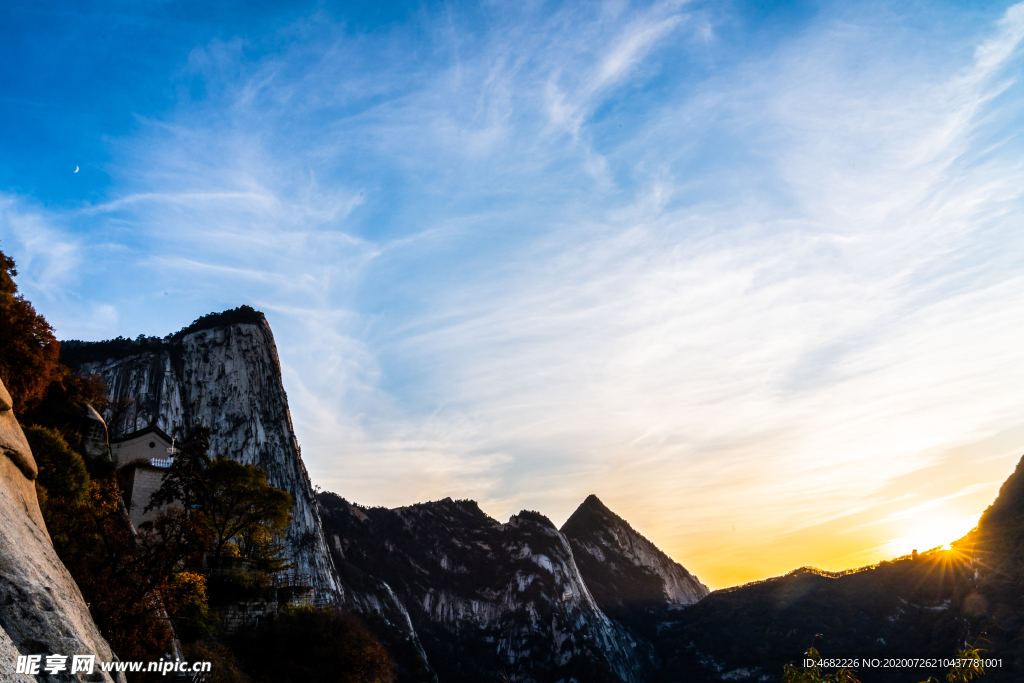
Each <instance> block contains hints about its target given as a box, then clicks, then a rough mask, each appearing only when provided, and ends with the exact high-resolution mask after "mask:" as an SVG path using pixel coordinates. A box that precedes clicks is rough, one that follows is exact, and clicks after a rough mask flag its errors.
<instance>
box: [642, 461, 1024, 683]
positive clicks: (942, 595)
mask: <svg viewBox="0 0 1024 683" xmlns="http://www.w3.org/2000/svg"><path fill="white" fill-rule="evenodd" d="M663 626H664V628H662V629H661V632H660V640H659V642H658V649H659V653H660V654H661V655H662V657H663V659H664V661H665V665H664V667H663V668H662V670H661V672H660V673H659V676H660V677H659V678H657V679H656V680H659V681H660V680H664V681H675V680H690V681H719V680H723V678H725V677H728V680H735V681H745V680H749V681H754V680H763V679H762V678H761V677H762V676H766V675H768V676H777V675H778V674H779V673H780V672H781V671H782V667H783V665H784V664H785V663H787V662H790V661H795V660H799V659H801V658H802V657H803V653H804V652H805V651H806V649H807V647H808V646H810V645H811V644H812V642H813V643H814V645H815V647H816V648H817V649H818V650H819V651H820V652H821V654H822V656H824V657H842V656H856V657H861V658H863V657H878V658H883V659H884V658H885V657H908V656H909V657H945V658H948V657H953V656H955V655H956V653H957V652H958V651H959V650H960V649H961V648H963V647H964V646H965V645H974V646H977V647H980V648H982V649H983V650H984V652H983V654H982V656H983V657H984V658H985V659H987V660H995V661H998V662H999V665H998V666H994V667H988V668H986V673H985V677H984V679H983V680H985V681H992V682H993V683H1001V682H1003V681H1006V682H1007V683H1008V682H1010V681H1020V680H1024V458H1022V459H1021V461H1020V462H1019V463H1018V465H1017V469H1016V471H1015V472H1014V473H1013V474H1012V475H1011V476H1010V478H1009V479H1007V480H1006V482H1005V483H1004V484H1003V486H1002V488H1001V489H1000V491H999V496H998V497H997V498H996V500H995V501H994V502H993V503H992V505H991V506H990V507H989V508H988V509H987V510H986V511H985V513H984V514H983V515H982V516H981V519H980V520H979V522H978V526H977V527H976V528H975V529H974V530H972V531H971V532H970V533H969V534H968V535H967V536H965V537H963V538H961V539H960V540H958V541H955V542H953V543H952V544H950V548H949V549H948V550H943V549H935V550H931V551H928V552H924V553H916V552H915V553H914V554H913V555H908V556H904V557H900V558H896V559H894V560H892V561H885V562H881V563H879V564H877V565H873V566H870V567H862V568H860V569H854V570H848V571H846V572H825V571H821V570H818V569H814V568H812V567H803V568H801V569H797V570H794V571H793V572H790V573H789V574H787V575H786V576H781V577H776V578H772V579H767V580H764V581H757V582H754V583H751V584H747V585H744V586H738V587H735V588H729V589H724V590H719V591H715V592H713V593H711V594H710V595H709V596H708V597H706V598H705V599H703V600H701V601H700V602H699V603H698V604H696V605H694V606H693V607H692V608H689V609H688V610H686V611H685V612H684V613H682V614H681V615H680V616H679V618H677V619H675V620H674V621H673V622H672V623H670V624H664V625H663ZM947 671H948V667H947V668H942V667H937V668H933V669H914V670H913V678H908V672H907V670H905V669H866V668H863V667H862V668H860V669H859V670H858V671H857V675H858V677H859V678H860V680H861V681H863V683H888V682H889V681H892V682H893V683H896V682H897V681H906V680H923V679H925V678H927V677H928V676H935V677H936V678H937V679H939V680H944V679H945V674H946V673H947Z"/></svg>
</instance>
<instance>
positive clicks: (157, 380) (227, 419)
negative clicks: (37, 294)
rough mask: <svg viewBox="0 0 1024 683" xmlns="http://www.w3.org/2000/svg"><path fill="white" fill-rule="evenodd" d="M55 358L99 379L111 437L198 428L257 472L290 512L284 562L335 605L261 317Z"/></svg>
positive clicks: (70, 349)
mask: <svg viewBox="0 0 1024 683" xmlns="http://www.w3.org/2000/svg"><path fill="white" fill-rule="evenodd" d="M62 359H63V360H64V361H65V362H66V363H68V364H69V365H71V366H72V367H73V368H74V369H75V370H76V371H77V372H79V373H80V374H82V375H86V376H87V375H94V374H95V375H100V376H101V377H102V378H103V380H104V382H105V383H106V386H107V391H108V393H109V394H110V397H111V399H112V403H111V408H110V409H109V410H108V413H107V415H105V417H106V419H107V424H108V426H109V428H110V429H111V436H112V437H115V438H116V437H118V436H123V435H124V434H128V433H131V432H134V431H137V430H139V429H142V428H144V427H148V426H150V425H156V426H157V427H159V428H160V429H162V430H163V431H165V432H166V433H167V434H170V435H171V436H172V437H175V438H177V439H179V440H180V439H182V438H183V437H184V436H186V435H187V434H189V433H190V432H191V430H192V429H193V428H194V427H197V426H206V427H209V429H210V436H211V446H210V455H211V456H214V457H218V458H225V457H226V458H231V459H232V460H237V461H239V462H243V463H252V464H254V465H257V466H259V467H262V468H263V469H264V470H266V471H267V478H268V480H269V481H270V483H271V484H272V485H274V486H276V487H278V488H282V489H285V490H286V491H288V492H289V493H290V494H291V496H292V500H293V502H294V504H295V508H294V510H293V516H294V518H293V521H292V524H291V526H290V527H289V529H288V533H287V538H286V549H285V554H286V555H287V556H288V558H289V559H290V560H291V561H292V562H293V563H294V564H295V565H296V567H297V571H299V572H300V573H306V574H309V575H310V576H311V580H312V582H313V584H314V586H315V587H316V590H317V598H318V599H319V600H325V601H337V600H339V599H341V598H342V595H341V588H340V586H339V585H338V583H337V580H336V576H335V572H334V568H333V566H332V564H331V558H330V553H329V552H328V550H327V545H326V543H325V542H324V535H323V530H322V529H321V526H320V518H319V515H318V512H317V506H316V501H315V499H314V496H313V487H312V485H311V483H310V481H309V475H308V474H307V473H306V468H305V466H304V465H303V463H302V457H301V455H300V449H299V444H298V441H297V440H296V438H295V431H294V429H293V428H292V420H291V414H290V413H289V410H288V398H287V396H286V394H285V390H284V386H283V385H282V382H281V364H280V361H279V359H278V355H277V346H276V345H275V343H274V335H273V333H272V332H271V330H270V326H269V325H268V324H267V321H266V319H265V318H264V316H263V314H262V313H259V312H257V311H253V310H252V309H251V308H247V307H242V308H240V309H235V310H234V311H227V312H225V313H221V314H211V315H210V316H206V317H204V318H201V319H199V320H197V321H196V322H195V323H193V324H192V325H191V326H189V327H187V328H185V329H184V330H182V331H181V332H178V333H177V334H175V335H173V336H170V337H168V338H165V339H157V338H153V337H150V338H140V339H138V340H136V341H132V340H127V339H118V340H113V341H110V342H95V343H87V342H76V341H72V342H65V343H64V348H63V349H62Z"/></svg>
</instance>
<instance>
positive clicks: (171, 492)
mask: <svg viewBox="0 0 1024 683" xmlns="http://www.w3.org/2000/svg"><path fill="white" fill-rule="evenodd" d="M209 450H210V430H209V429H207V428H206V427H197V428H196V429H195V430H193V432H192V433H191V434H190V435H189V436H188V438H186V439H185V441H184V443H183V444H182V445H181V448H179V449H178V452H177V453H175V455H174V462H173V463H171V466H170V467H169V468H168V469H167V474H166V475H164V478H163V482H162V483H161V484H160V488H159V489H157V490H156V491H155V492H154V493H153V497H152V498H150V500H149V504H148V505H146V509H145V511H146V512H149V511H150V510H155V509H157V508H160V507H164V506H167V505H171V504H176V505H181V506H183V507H184V508H185V509H186V510H202V509H203V508H204V507H205V505H206V503H207V501H208V499H209V496H210V488H209V484H208V482H207V480H206V473H207V470H208V469H209V468H210V465H211V461H210V456H209V455H208V452H209Z"/></svg>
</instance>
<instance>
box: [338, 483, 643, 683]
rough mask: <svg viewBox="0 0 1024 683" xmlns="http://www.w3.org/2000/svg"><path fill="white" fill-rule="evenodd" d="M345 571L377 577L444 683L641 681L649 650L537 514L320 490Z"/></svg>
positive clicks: (350, 577)
mask: <svg viewBox="0 0 1024 683" xmlns="http://www.w3.org/2000/svg"><path fill="white" fill-rule="evenodd" d="M319 499H320V502H321V505H322V515H323V521H324V528H325V531H326V532H327V534H328V537H329V538H331V539H332V540H334V541H335V543H334V546H333V547H332V549H333V550H334V552H335V562H336V564H337V565H338V566H339V570H340V572H341V574H342V576H343V577H344V578H345V580H346V581H349V582H352V583H354V584H357V586H358V585H359V584H362V585H364V586H366V587H373V586H374V585H375V584H374V583H373V581H376V580H380V581H383V582H384V583H385V584H386V585H387V587H388V589H389V591H393V592H394V594H395V595H396V596H397V597H398V599H399V600H400V601H401V603H402V605H403V606H404V608H405V610H406V611H407V614H408V615H409V618H410V620H411V623H412V625H413V627H414V628H415V630H416V633H417V634H418V635H419V638H420V640H421V641H422V642H423V645H424V648H425V649H426V652H427V655H428V658H429V661H430V663H431V665H432V666H433V668H434V669H435V670H436V671H437V672H438V674H439V676H440V679H441V680H442V681H444V682H445V683H458V682H461V681H467V682H468V681H481V680H494V679H495V676H497V675H500V674H504V675H506V676H507V677H508V679H509V680H517V681H557V680H563V681H569V680H572V679H574V678H575V679H576V680H578V681H602V680H608V681H615V680H618V681H626V682H634V681H640V680H642V672H643V671H645V670H646V669H647V668H649V666H650V664H651V656H650V653H649V652H648V648H647V647H646V646H645V645H644V644H643V643H638V642H637V641H635V640H633V639H632V638H631V637H630V636H629V635H628V633H626V631H625V630H624V629H623V628H621V627H620V626H619V625H617V624H616V623H615V622H613V621H612V620H610V619H609V618H608V617H607V616H605V614H603V613H602V612H601V610H600V609H599V608H598V606H597V604H596V603H595V602H594V599H593V597H592V596H591V594H590V591H589V590H588V589H587V586H586V584H585V582H584V580H583V577H582V576H580V572H579V570H578V569H577V567H576V563H575V562H574V560H573V553H572V550H571V549H570V546H569V542H568V541H567V540H566V538H565V537H564V536H563V535H562V534H561V533H559V531H558V529H556V528H555V526H554V525H553V524H552V523H551V522H550V521H549V520H548V519H547V518H546V517H544V516H543V515H540V514H539V513H535V512H529V511H523V512H521V513H520V514H519V515H515V516H513V517H512V518H511V519H510V520H509V521H508V523H506V524H501V523H500V522H498V521H496V520H494V519H492V518H490V517H488V516H487V515H486V514H484V513H483V511H481V510H480V508H479V507H478V506H477V504H476V503H475V502H473V501H452V500H451V499H445V500H442V501H437V502H433V503H424V504H420V505H412V506H409V507H403V508H397V509H395V510H388V509H385V508H364V507H361V506H358V505H355V504H352V503H349V502H348V501H346V500H344V499H342V498H340V497H338V496H336V495H334V494H329V493H324V494H320V497H319Z"/></svg>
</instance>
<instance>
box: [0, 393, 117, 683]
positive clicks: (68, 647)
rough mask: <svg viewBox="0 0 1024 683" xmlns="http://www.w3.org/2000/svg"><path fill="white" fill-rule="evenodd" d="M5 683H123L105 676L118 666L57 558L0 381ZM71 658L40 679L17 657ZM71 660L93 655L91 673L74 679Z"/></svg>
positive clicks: (30, 462) (0, 646) (1, 674)
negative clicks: (20, 666)
mask: <svg viewBox="0 0 1024 683" xmlns="http://www.w3.org/2000/svg"><path fill="white" fill-rule="evenodd" d="M0 453H2V455H0V683H6V681H19V682H22V681H35V680H52V681H93V682H96V683H100V682H102V681H113V680H117V681H119V682H122V683H123V681H124V674H123V673H118V674H115V677H114V678H112V677H111V675H110V674H108V673H105V672H101V671H100V670H99V662H110V661H116V659H117V658H116V657H115V656H114V653H113V652H112V651H111V649H110V645H109V644H108V643H107V641H106V640H104V638H103V636H101V635H100V632H99V629H97V628H96V624H95V623H94V622H93V620H92V616H91V615H90V614H89V608H88V606H87V605H86V604H85V600H83V599H82V593H81V591H79V590H78V585H77V584H75V581H74V579H72V578H71V574H69V573H68V570H67V568H66V567H64V565H63V563H61V561H60V558H58V557H57V553H56V551H54V549H53V544H52V542H51V541H50V535H49V534H48V533H47V531H46V525H45V524H44V523H43V516H42V513H41V512H40V510H39V502H38V500H37V498H36V489H35V483H34V482H33V480H34V479H35V478H36V475H37V474H38V469H37V468H36V463H35V459H34V458H33V457H32V452H31V450H30V449H29V446H28V442H27V441H26V440H25V435H24V434H23V433H22V431H21V427H20V425H18V421H17V419H16V418H15V417H14V412H13V411H12V410H11V397H10V395H9V394H8V393H7V389H6V388H5V387H4V386H3V383H2V382H0ZM19 654H21V655H43V660H42V661H43V664H45V663H46V656H47V655H65V656H67V662H66V663H67V669H66V670H65V671H63V672H58V673H54V674H47V673H45V672H43V671H42V669H40V674H39V675H38V676H33V675H26V674H18V673H16V663H17V657H18V655H19ZM73 655H95V657H96V660H95V661H96V666H95V668H94V671H93V673H92V674H86V673H76V674H74V675H72V674H71V673H70V669H71V661H72V656H73Z"/></svg>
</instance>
